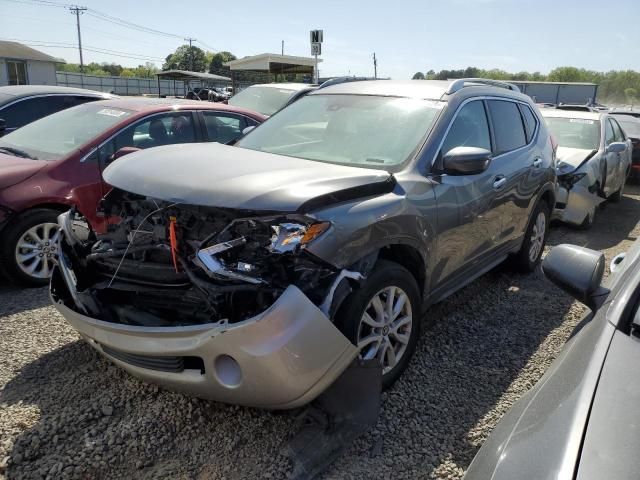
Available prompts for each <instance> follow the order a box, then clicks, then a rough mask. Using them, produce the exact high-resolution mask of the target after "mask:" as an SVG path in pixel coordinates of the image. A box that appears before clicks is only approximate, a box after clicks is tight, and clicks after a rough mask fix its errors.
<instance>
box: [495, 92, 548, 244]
mask: <svg viewBox="0 0 640 480" xmlns="http://www.w3.org/2000/svg"><path fill="white" fill-rule="evenodd" d="M487 104H488V107H489V113H490V119H491V125H492V128H493V135H494V138H495V148H494V158H493V160H492V163H493V166H494V168H495V169H496V171H499V178H501V179H502V181H503V183H504V186H503V187H502V188H500V189H496V190H495V195H496V198H495V200H494V201H495V205H496V206H495V208H497V209H498V210H499V211H500V219H501V222H500V231H499V233H498V234H497V236H496V238H495V245H496V247H499V246H501V245H503V244H505V243H506V242H508V241H510V240H514V239H516V238H519V237H520V236H521V235H522V234H523V233H524V231H525V230H526V228H527V224H528V220H529V210H530V207H531V206H532V205H531V202H532V201H533V199H534V196H535V193H536V187H537V186H538V185H539V181H538V180H537V175H536V173H539V172H540V171H542V168H541V167H542V165H543V163H544V162H543V161H542V159H541V157H540V155H539V154H536V153H535V152H534V147H533V146H531V145H532V140H533V135H534V133H535V129H536V128H537V125H532V126H529V125H528V122H527V120H526V117H523V115H522V113H521V107H522V108H523V109H527V110H529V107H528V106H526V105H522V106H521V105H520V104H519V103H517V102H514V101H510V100H497V99H490V100H487ZM525 112H526V110H525ZM529 113H531V112H530V110H529ZM529 121H534V122H535V116H534V118H533V119H529ZM527 127H528V129H527ZM532 127H533V128H532Z"/></svg>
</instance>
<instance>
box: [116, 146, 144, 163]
mask: <svg viewBox="0 0 640 480" xmlns="http://www.w3.org/2000/svg"><path fill="white" fill-rule="evenodd" d="M139 150H140V148H137V147H122V148H121V149H120V150H118V151H117V152H116V153H114V154H113V155H111V160H112V161H113V160H117V159H118V158H120V157H124V156H125V155H129V154H130V153H133V152H137V151H139Z"/></svg>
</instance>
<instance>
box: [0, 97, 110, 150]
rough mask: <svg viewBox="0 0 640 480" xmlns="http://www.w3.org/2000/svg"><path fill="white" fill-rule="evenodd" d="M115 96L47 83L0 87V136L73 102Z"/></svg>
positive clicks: (74, 104)
mask: <svg viewBox="0 0 640 480" xmlns="http://www.w3.org/2000/svg"><path fill="white" fill-rule="evenodd" d="M109 98H115V96H114V95H111V94H109V93H102V92H96V91H94V90H85V89H82V88H70V87H56V86H49V85H14V86H10V87H0V137H1V136H2V135H6V134H7V133H11V132H13V131H14V130H16V129H18V128H20V127H22V126H24V125H26V124H28V123H31V122H33V121H35V120H38V119H39V118H42V117H46V116H47V115H51V114H52V113H55V112H59V111H60V110H64V109H67V108H70V107H75V106H76V105H81V104H83V103H86V102H94V101H96V100H105V99H109Z"/></svg>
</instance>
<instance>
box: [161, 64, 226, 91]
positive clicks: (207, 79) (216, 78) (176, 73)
mask: <svg viewBox="0 0 640 480" xmlns="http://www.w3.org/2000/svg"><path fill="white" fill-rule="evenodd" d="M156 77H157V79H158V97H159V96H160V79H165V80H173V92H174V94H175V91H176V80H180V81H182V82H183V87H184V96H185V97H186V96H187V92H189V91H190V90H191V82H192V81H198V82H200V83H201V84H205V85H209V86H213V87H226V86H228V85H229V83H231V79H230V78H229V77H223V76H222V75H215V74H213V73H205V72H190V71H188V70H165V71H162V72H159V73H156Z"/></svg>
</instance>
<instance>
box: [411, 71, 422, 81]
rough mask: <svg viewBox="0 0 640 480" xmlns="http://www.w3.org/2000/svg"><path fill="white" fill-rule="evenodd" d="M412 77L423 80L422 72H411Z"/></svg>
mask: <svg viewBox="0 0 640 480" xmlns="http://www.w3.org/2000/svg"><path fill="white" fill-rule="evenodd" d="M412 79H413V80H424V73H422V72H416V73H414V74H413V77H412Z"/></svg>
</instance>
